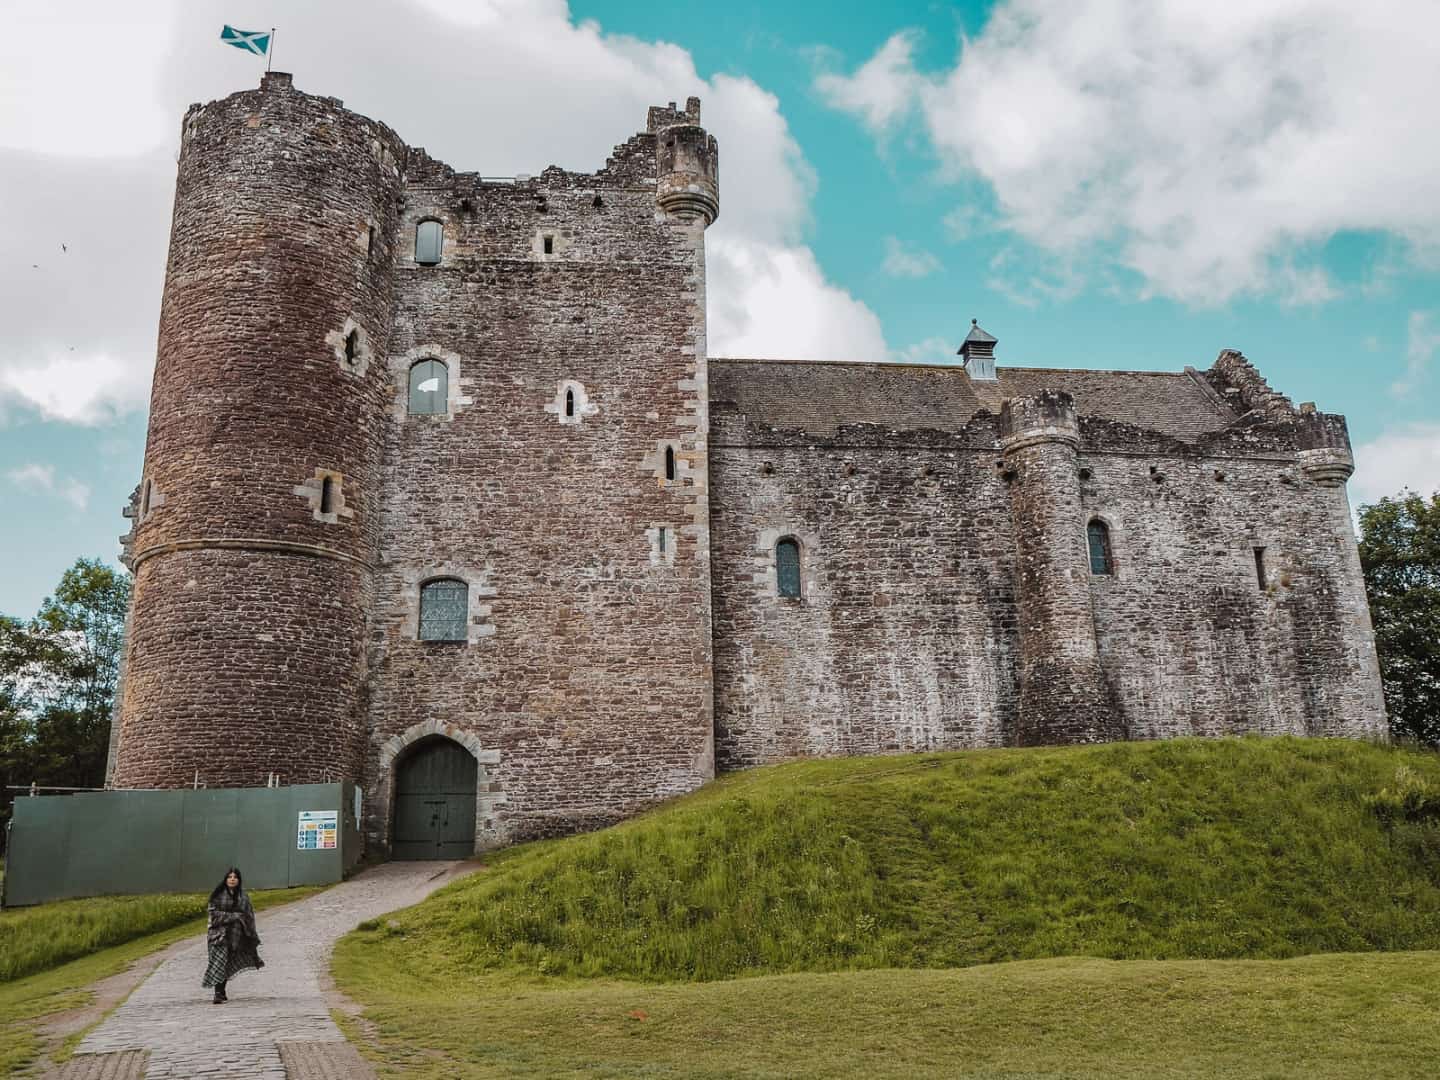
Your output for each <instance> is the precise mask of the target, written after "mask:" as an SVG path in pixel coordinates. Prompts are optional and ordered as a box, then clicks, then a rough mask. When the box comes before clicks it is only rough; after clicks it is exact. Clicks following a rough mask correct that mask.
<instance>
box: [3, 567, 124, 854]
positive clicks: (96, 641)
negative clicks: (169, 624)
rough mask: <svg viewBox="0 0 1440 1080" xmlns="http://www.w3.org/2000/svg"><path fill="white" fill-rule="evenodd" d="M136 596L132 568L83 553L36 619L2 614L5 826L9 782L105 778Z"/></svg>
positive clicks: (82, 783) (84, 783)
mask: <svg viewBox="0 0 1440 1080" xmlns="http://www.w3.org/2000/svg"><path fill="white" fill-rule="evenodd" d="M129 604H130V579H129V577H128V575H126V574H124V573H123V572H121V571H117V570H115V569H114V568H113V567H110V566H107V565H106V564H104V563H102V562H101V561H100V560H98V559H78V560H77V561H76V563H75V565H74V566H72V567H70V569H68V570H66V571H65V574H64V576H63V577H61V579H60V584H59V586H58V587H57V588H56V589H55V594H54V595H53V596H49V597H46V599H45V601H44V603H42V604H41V605H40V611H39V613H38V614H37V615H36V616H35V618H34V619H32V620H30V621H29V622H28V623H22V622H21V621H20V620H18V619H12V618H9V617H7V616H0V796H3V797H0V807H3V808H4V812H3V813H0V828H3V825H4V823H5V822H6V821H8V820H9V797H8V795H9V793H8V792H4V791H3V785H10V784H26V783H30V782H32V781H34V782H38V783H40V784H42V785H55V786H62V787H99V786H100V785H101V784H102V783H103V782H104V780H105V758H106V755H107V753H108V751H109V743H110V710H111V707H112V705H113V704H114V700H115V688H116V684H117V682H118V681H119V675H120V654H121V649H122V646H123V644H124V641H123V639H124V633H125V613H126V610H127V608H128V607H129Z"/></svg>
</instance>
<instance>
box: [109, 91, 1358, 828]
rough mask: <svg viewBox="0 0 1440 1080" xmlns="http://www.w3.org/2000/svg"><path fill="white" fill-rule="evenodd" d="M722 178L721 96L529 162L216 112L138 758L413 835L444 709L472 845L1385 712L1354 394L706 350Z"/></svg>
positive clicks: (1331, 725)
mask: <svg viewBox="0 0 1440 1080" xmlns="http://www.w3.org/2000/svg"><path fill="white" fill-rule="evenodd" d="M718 211H719V200H718V151H717V148H716V145H715V140H714V139H713V138H712V137H711V136H709V135H708V134H707V133H706V132H705V130H704V128H703V127H701V125H700V106H699V102H698V101H697V100H695V99H691V100H690V102H688V103H687V105H686V107H685V108H684V109H677V108H676V107H674V106H673V105H672V106H669V107H661V108H655V109H652V110H651V111H650V115H649V117H648V123H647V130H646V131H645V132H643V133H641V134H639V135H636V136H635V137H633V138H631V139H630V140H629V141H628V142H626V143H624V144H622V145H621V146H618V147H616V149H615V152H614V155H613V156H612V157H611V159H610V160H609V161H608V162H607V163H606V165H605V167H604V168H602V169H601V170H599V171H598V172H596V173H593V174H580V173H572V172H567V171H564V170H561V169H558V168H553V167H552V168H549V169H546V170H545V171H544V172H542V173H541V174H540V175H538V176H536V177H533V178H522V179H516V180H514V181H505V182H498V181H493V180H488V179H484V178H481V177H480V176H478V175H477V174H474V173H461V172H456V171H454V170H453V169H451V168H450V167H449V166H447V165H444V164H442V163H440V162H438V161H435V160H434V159H432V158H431V157H429V156H428V155H427V154H426V153H425V152H424V151H423V150H418V149H415V148H411V147H407V146H406V145H405V144H404V143H403V142H402V141H401V140H400V139H399V138H398V137H397V136H396V135H395V134H394V133H393V132H391V131H390V130H389V129H388V128H386V127H384V126H383V125H380V124H377V123H375V122H373V121H370V120H368V119H366V118H364V117H360V116H357V115H355V114H354V113H350V112H347V111H346V110H344V109H343V108H342V107H341V105H340V103H339V102H338V101H335V100H334V99H330V98H321V97H313V96H309V95H306V94H302V93H300V92H298V91H296V90H295V89H294V88H293V87H292V86H291V84H290V77H289V76H288V75H283V74H280V73H274V74H271V75H267V76H266V77H265V79H264V81H263V82H262V85H261V88H260V89H259V90H258V91H250V92H246V93H240V94H235V95H232V96H231V97H229V98H226V99H225V100H223V101H218V102H213V103H211V104H209V105H206V106H203V107H201V106H194V107H192V109H191V110H190V111H189V112H188V113H187V115H186V118H185V122H184V125H183V128H182V137H181V155H180V166H179V175H178V179H177V190H176V204H175V219H174V226H173V231H172V237H171V250H170V260H169V266H168V273H167V283H166V289H165V297H164V301H163V305H162V312H161V328H160V345H159V354H158V358H157V364H156V373H155V386H154V392H153V396H152V404H151V419H150V431H149V439H148V443H147V449H146V459H145V469H144V475H143V476H142V478H141V484H140V487H139V488H138V489H137V494H136V496H135V498H134V499H133V500H132V505H131V507H130V508H129V510H128V511H127V516H130V517H131V518H132V522H133V524H132V531H131V534H130V536H129V537H127V539H126V548H127V558H128V559H129V560H130V562H131V565H132V566H133V568H134V570H135V574H136V582H135V599H134V603H133V607H132V612H131V618H130V625H131V632H130V636H129V644H128V651H127V657H126V669H125V670H126V678H125V686H124V690H123V699H122V701H121V703H120V707H119V710H118V723H117V732H116V735H115V737H114V739H113V749H112V768H113V782H114V783H115V784H117V785H119V786H139V787H143V786H177V785H184V784H189V783H192V782H194V781H195V779H196V778H197V776H198V778H199V779H200V781H201V782H202V783H207V784H209V785H211V786H216V785H221V784H260V783H264V782H265V780H266V778H267V777H268V776H269V775H270V774H271V773H278V774H279V775H280V776H281V777H282V778H283V779H284V780H285V781H286V782H303V781H310V780H322V779H327V778H328V779H333V778H337V777H342V776H343V777H355V778H358V779H360V780H361V781H362V783H363V787H364V790H365V794H366V819H367V820H366V828H367V834H368V836H369V838H370V840H371V842H372V843H374V844H376V845H378V846H379V847H380V848H382V849H383V848H384V847H385V846H386V845H387V844H388V843H389V842H390V836H391V830H392V828H393V826H394V813H393V811H392V803H393V800H394V796H395V784H396V779H395V777H396V770H397V768H399V767H400V765H401V764H402V763H404V762H405V761H406V760H408V759H409V755H411V754H412V753H414V752H416V751H417V748H419V747H421V746H426V745H433V744H434V742H435V740H450V741H451V742H452V743H453V744H455V745H457V746H459V747H463V748H464V751H465V753H466V754H468V755H470V757H473V758H474V759H475V762H476V766H477V768H476V776H477V780H476V784H477V790H476V792H475V796H476V797H475V800H474V806H475V822H474V826H475V838H476V844H477V846H485V845H490V844H495V843H501V842H507V841H511V840H518V839H524V838H529V837H534V836H542V835H549V834H554V833H560V832H566V831H572V830H575V829H580V828H589V827H594V826H597V825H602V824H606V823H609V822H611V821H614V820H617V819H619V818H621V817H623V816H625V815H627V814H630V813H633V812H634V811H635V810H637V809H639V808H641V807H643V806H645V805H647V804H650V803H653V802H654V801H655V800H657V799H660V798H664V797H666V796H669V795H673V794H678V793H681V792H684V791H688V790H691V789H693V788H694V787H696V786H697V785H699V784H700V783H702V782H704V781H705V780H706V779H708V778H709V777H710V776H712V775H713V774H714V771H715V769H716V768H717V767H719V768H736V767H742V766H746V765H752V764H758V763H763V762H769V761H775V760H780V759H783V758H786V757H792V756H799V755H815V754H841V753H880V752H890V751H901V750H915V749H939V748H954V747H967V746H1002V745H1015V744H1032V743H1049V742H1070V741H1095V740H1104V739H1116V738H1154V737H1165V736H1173V735H1181V734H1225V733H1233V732H1244V731H1260V732H1302V733H1307V734H1317V735H1330V734H1340V735H1352V736H1371V735H1379V734H1380V733H1381V732H1382V731H1383V727H1384V713H1383V706H1382V704H1381V699H1380V691H1379V678H1378V672H1377V670H1376V663H1375V655H1374V646H1373V641H1372V637H1371V632H1370V624H1369V616H1368V611H1367V609H1366V606H1365V600H1364V592H1363V586H1362V584H1361V579H1360V571H1359V563H1358V557H1357V555H1356V550H1355V543H1354V539H1353V535H1352V534H1351V532H1350V529H1349V517H1348V515H1349V510H1348V506H1347V504H1346V500H1345V491H1344V481H1345V478H1346V477H1347V476H1348V475H1349V471H1350V468H1351V464H1350V457H1349V446H1348V439H1347V437H1346V434H1345V428H1344V421H1343V419H1342V418H1340V417H1336V416H1330V415H1327V414H1323V413H1319V412H1317V411H1315V410H1314V408H1313V406H1308V405H1306V406H1301V407H1300V408H1299V409H1296V408H1295V407H1294V406H1293V405H1292V404H1291V403H1290V401H1289V400H1288V399H1286V398H1285V397H1284V396H1283V395H1281V394H1279V393H1277V392H1275V391H1274V390H1272V389H1271V388H1270V387H1269V386H1268V385H1267V384H1266V383H1265V381H1264V379H1263V378H1262V377H1261V376H1260V374H1259V373H1258V372H1257V371H1256V370H1255V369H1254V368H1253V366H1251V365H1250V364H1249V363H1248V362H1247V361H1245V359H1244V358H1243V357H1242V356H1240V355H1239V354H1238V353H1233V352H1225V353H1222V354H1221V356H1220V358H1219V360H1217V361H1216V363H1215V364H1214V365H1213V366H1212V367H1211V368H1210V369H1209V370H1208V371H1207V372H1204V373H1200V372H1196V371H1194V370H1187V371H1186V372H1183V373H1173V374H1169V373H1157V374H1146V373H1126V372H1088V371H1067V370H1049V369H1034V368H1031V369H1026V368H1003V367H1002V368H1001V369H999V371H998V372H997V371H996V370H995V369H994V368H993V364H992V361H991V360H990V358H989V348H990V346H991V345H992V344H993V339H990V338H989V337H988V335H984V334H983V332H980V331H978V329H977V330H976V331H972V337H971V338H970V339H967V343H968V342H971V341H974V342H983V343H984V354H983V357H980V358H979V359H978V360H977V362H976V364H975V366H974V368H973V370H971V371H967V370H964V369H962V368H960V367H917V366H905V365H875V364H813V363H793V362H781V361H750V360H716V359H707V356H706V339H705V248H704V233H705V228H706V226H707V225H708V224H709V223H710V222H711V221H713V220H714V218H715V216H716V215H717V213H718ZM426 223H436V224H434V225H430V224H426ZM436 229H438V231H439V236H440V240H441V243H440V248H439V252H438V261H436V262H435V263H434V264H433V265H430V264H422V263H421V262H419V261H417V236H418V234H419V233H420V232H421V231H422V230H424V231H426V232H427V233H429V232H430V231H431V230H436ZM977 355H978V354H977ZM417 364H425V365H429V366H427V367H425V368H423V369H417V368H416V365H417ZM412 370H424V371H426V372H439V373H440V376H439V377H438V378H437V381H436V386H437V387H438V383H439V382H440V381H443V382H444V388H443V392H442V391H441V390H440V389H438V388H437V389H436V390H435V391H434V392H435V394H436V395H437V404H436V405H435V406H434V407H433V408H431V409H430V411H428V412H419V413H417V412H415V411H414V406H413V403H412V401H411V397H410V395H411V391H412V389H414V388H413V387H412V385H411V383H412V381H413V380H412V376H411V373H412ZM972 375H973V377H972ZM712 407H713V415H712ZM712 425H713V426H712ZM1092 521H1098V522H1103V524H1104V527H1105V529H1106V530H1107V535H1108V538H1109V545H1110V556H1111V563H1110V567H1109V569H1110V570H1111V572H1110V573H1106V574H1096V573H1092V572H1091V568H1090V562H1089V559H1088V558H1087V527H1088V526H1089V525H1090V523H1091V522H1092ZM782 540H788V541H793V542H795V543H796V544H797V545H798V547H799V550H800V595H799V596H794V597H792V596H784V595H781V590H780V588H779V581H778V575H777V568H776V561H775V560H776V545H777V544H778V543H779V542H780V541H782ZM437 580H453V581H458V582H461V583H463V588H464V605H463V610H461V611H459V613H458V618H459V620H460V622H459V625H458V627H457V628H456V631H455V632H454V633H447V634H445V635H443V636H444V637H445V639H444V640H421V619H420V605H421V596H422V593H424V591H425V589H426V586H427V584H428V583H430V582H434V581H437ZM467 760H468V759H467Z"/></svg>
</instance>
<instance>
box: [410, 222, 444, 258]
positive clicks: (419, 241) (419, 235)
mask: <svg viewBox="0 0 1440 1080" xmlns="http://www.w3.org/2000/svg"><path fill="white" fill-rule="evenodd" d="M444 244H445V228H444V226H442V225H441V224H440V222H438V221H422V222H420V224H419V225H418V226H416V229H415V261H416V262H417V263H419V264H420V265H421V266H434V265H435V264H436V263H438V262H439V261H440V250H441V248H442V247H443V246H444Z"/></svg>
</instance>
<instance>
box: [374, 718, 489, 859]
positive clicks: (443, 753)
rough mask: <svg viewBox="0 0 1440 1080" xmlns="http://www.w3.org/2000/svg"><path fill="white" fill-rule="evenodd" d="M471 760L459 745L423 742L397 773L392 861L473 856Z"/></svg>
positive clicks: (435, 740)
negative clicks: (394, 859)
mask: <svg viewBox="0 0 1440 1080" xmlns="http://www.w3.org/2000/svg"><path fill="white" fill-rule="evenodd" d="M475 778H476V765H475V759H474V758H473V757H471V756H470V751H468V750H466V749H465V748H464V747H463V746H461V745H460V744H459V743H457V742H452V741H451V740H449V739H445V738H440V737H437V738H433V739H426V740H424V741H423V742H419V743H417V744H416V745H415V748H414V749H413V750H412V751H411V752H410V753H409V754H408V755H407V756H406V757H405V758H404V760H402V761H401V763H400V767H399V769H398V770H396V773H395V833H394V837H395V838H394V842H393V844H392V845H391V857H392V858H396V859H463V858H466V857H468V856H470V855H473V854H474V853H475Z"/></svg>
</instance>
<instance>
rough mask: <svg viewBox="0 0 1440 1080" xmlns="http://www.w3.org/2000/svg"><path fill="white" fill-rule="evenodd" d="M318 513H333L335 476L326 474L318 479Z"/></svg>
mask: <svg viewBox="0 0 1440 1080" xmlns="http://www.w3.org/2000/svg"><path fill="white" fill-rule="evenodd" d="M320 513H322V514H333V513H335V478H334V477H333V476H327V477H325V479H324V480H321V481H320Z"/></svg>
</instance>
